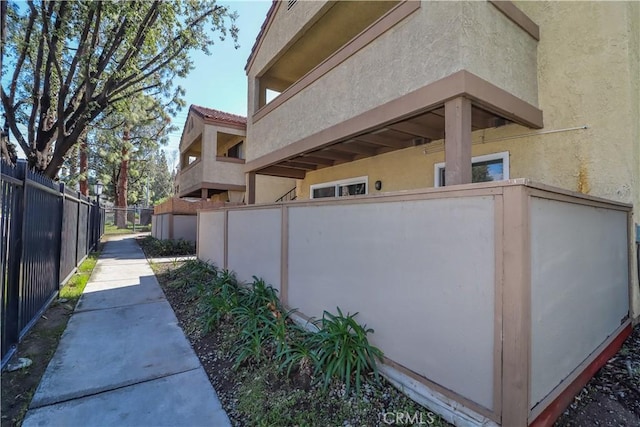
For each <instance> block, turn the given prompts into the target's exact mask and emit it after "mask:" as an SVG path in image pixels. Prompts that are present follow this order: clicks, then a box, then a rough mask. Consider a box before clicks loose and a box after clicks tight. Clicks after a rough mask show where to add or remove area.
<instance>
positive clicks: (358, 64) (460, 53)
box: [247, 2, 537, 161]
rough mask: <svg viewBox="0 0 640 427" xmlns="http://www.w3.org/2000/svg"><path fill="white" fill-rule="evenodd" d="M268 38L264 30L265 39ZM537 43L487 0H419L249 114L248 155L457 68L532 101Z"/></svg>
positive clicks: (273, 147) (287, 141) (294, 138)
mask: <svg viewBox="0 0 640 427" xmlns="http://www.w3.org/2000/svg"><path fill="white" fill-rule="evenodd" d="M300 6H305V7H309V6H307V3H301V4H300ZM296 7H297V6H296ZM270 37H271V35H270V32H268V33H267V36H266V38H265V40H266V39H269V38H270ZM535 49H536V42H535V40H533V39H532V38H531V37H530V36H529V35H528V34H526V33H525V32H524V31H522V30H521V29H520V28H519V27H517V26H516V25H515V24H513V23H512V22H511V21H509V20H508V19H507V18H506V17H505V16H504V15H503V14H502V13H500V12H499V11H498V10H497V9H496V8H495V7H493V6H491V4H489V3H486V2H470V3H463V2H423V3H422V6H421V8H420V9H419V10H417V11H416V12H414V13H412V14H411V15H409V16H408V17H406V18H405V19H404V20H402V21H401V22H399V23H398V24H397V25H395V26H394V27H393V28H391V29H390V30H389V31H387V32H386V33H385V34H383V35H382V36H380V37H378V38H377V39H376V40H374V41H373V42H371V43H370V44H368V45H367V46H366V47H364V48H363V49H361V50H360V51H358V52H357V53H355V54H354V55H353V56H351V57H350V58H349V59H347V60H346V61H345V62H343V63H342V64H340V65H338V66H337V67H336V68H334V69H333V70H331V71H330V72H328V73H327V74H325V75H324V76H323V77H321V78H320V79H319V80H317V81H315V82H314V83H312V84H311V85H310V86H308V87H307V88H305V89H303V90H302V91H301V92H300V93H298V94H296V95H295V96H294V97H293V98H291V99H289V100H288V101H286V102H285V103H284V104H283V105H281V106H279V107H278V108H276V109H275V110H273V111H271V112H270V113H268V114H267V115H266V116H265V117H263V118H262V119H260V120H259V121H258V122H256V123H251V120H249V123H248V127H247V135H248V140H249V141H259V143H251V144H250V145H249V146H248V147H247V160H248V161H250V160H253V159H255V158H257V157H260V156H262V155H264V154H267V153H269V152H271V151H274V150H276V149H278V148H281V147H284V146H286V145H289V144H291V143H293V142H295V141H298V140H300V139H302V138H304V137H306V136H309V135H312V134H314V133H316V132H319V131H321V130H323V129H325V128H327V127H330V126H333V125H335V124H338V123H340V122H342V121H344V120H347V119H349V118H352V117H354V116H357V115H358V114H360V113H364V112H366V111H368V110H370V109H372V108H374V107H376V106H379V105H381V104H383V103H385V102H388V101H391V100H393V99H396V98H398V97H400V96H402V95H405V94H407V93H408V92H411V91H413V90H416V89H418V88H420V87H423V86H425V85H427V84H429V83H432V82H434V81H437V80H439V79H442V78H444V77H446V76H448V75H450V74H453V73H455V72H456V71H460V70H462V69H466V70H468V71H470V72H472V73H475V74H478V75H479V76H480V77H482V78H484V79H486V80H488V81H490V82H491V83H493V84H495V85H497V86H499V87H501V88H504V89H506V90H508V91H510V92H512V93H513V94H514V95H516V96H518V97H520V98H522V99H523V100H525V101H527V102H529V103H531V104H533V105H537V81H536V67H535V56H536V53H535ZM486 58H491V60H490V61H487V60H486ZM506 64H508V66H507V65H506ZM255 72H257V70H256V71H255ZM254 77H255V74H254V71H252V72H251V73H250V74H249V111H254V106H255V93H254V92H255V90H254ZM292 123H295V124H296V125H295V126H291V125H290V124H292ZM300 124H304V126H302V125H300Z"/></svg>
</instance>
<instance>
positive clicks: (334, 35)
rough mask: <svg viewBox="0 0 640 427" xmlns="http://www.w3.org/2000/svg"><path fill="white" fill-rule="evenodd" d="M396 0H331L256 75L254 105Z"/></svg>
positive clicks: (273, 94) (330, 52) (264, 101)
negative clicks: (316, 17)
mask: <svg viewBox="0 0 640 427" xmlns="http://www.w3.org/2000/svg"><path fill="white" fill-rule="evenodd" d="M398 3H399V2H398V1H353V2H351V1H349V2H334V3H333V4H332V5H330V6H329V7H328V9H326V10H325V11H324V14H323V15H322V16H321V17H320V18H319V19H318V20H317V21H316V22H315V23H314V24H313V25H312V26H311V27H309V28H308V29H306V30H303V31H301V34H299V35H298V38H297V40H296V41H295V42H294V43H293V44H292V45H291V46H290V47H289V48H288V49H287V50H286V51H285V52H284V53H283V54H282V55H281V56H280V57H279V58H278V60H277V61H276V62H275V63H273V64H272V65H271V67H269V68H268V69H267V70H266V71H265V72H263V73H262V74H261V75H260V76H258V78H257V81H256V84H257V85H258V102H257V103H256V106H257V109H259V108H261V107H263V106H265V105H266V104H268V103H269V102H271V101H272V100H273V99H275V98H277V96H278V95H279V94H280V93H282V92H284V91H285V90H286V89H287V88H288V87H290V86H291V85H293V84H294V83H295V82H296V81H298V80H300V79H301V78H302V77H303V76H304V75H305V74H307V73H308V72H309V71H311V70H312V69H313V68H315V67H316V66H317V65H318V64H320V63H322V62H323V61H325V60H326V59H327V58H329V57H330V56H331V55H333V54H334V53H335V52H336V51H338V50H339V49H340V48H341V47H342V46H344V45H345V44H346V43H348V42H349V41H350V40H351V39H353V38H354V37H356V36H357V35H358V34H360V33H361V32H362V31H363V30H365V29H366V28H367V27H368V26H370V25H371V24H373V23H374V22H375V21H377V20H378V19H379V18H381V17H382V16H383V15H384V14H385V13H387V12H388V11H389V10H391V9H392V8H393V7H395V6H396V5H397V4H398Z"/></svg>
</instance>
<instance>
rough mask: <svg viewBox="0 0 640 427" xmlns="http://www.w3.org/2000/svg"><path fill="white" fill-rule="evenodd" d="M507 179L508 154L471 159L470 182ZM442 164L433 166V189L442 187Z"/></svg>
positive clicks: (493, 154) (443, 183)
mask: <svg viewBox="0 0 640 427" xmlns="http://www.w3.org/2000/svg"><path fill="white" fill-rule="evenodd" d="M507 179H509V152H508V151H503V152H501V153H492V154H487V155H484V156H477V157H473V158H472V159H471V182H488V181H503V180H507ZM444 186H445V180H444V162H442V163H436V164H435V166H434V187H444Z"/></svg>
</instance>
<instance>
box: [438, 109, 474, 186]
mask: <svg viewBox="0 0 640 427" xmlns="http://www.w3.org/2000/svg"><path fill="white" fill-rule="evenodd" d="M444 105H445V141H444V160H445V170H444V173H445V184H446V185H457V184H470V183H471V101H470V100H469V99H467V98H464V97H458V98H454V99H452V100H451V101H447V102H446V103H445V104H444Z"/></svg>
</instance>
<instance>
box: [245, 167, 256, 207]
mask: <svg viewBox="0 0 640 427" xmlns="http://www.w3.org/2000/svg"><path fill="white" fill-rule="evenodd" d="M247 204H248V205H255V204H256V173H255V172H249V173H248V174H247Z"/></svg>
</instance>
